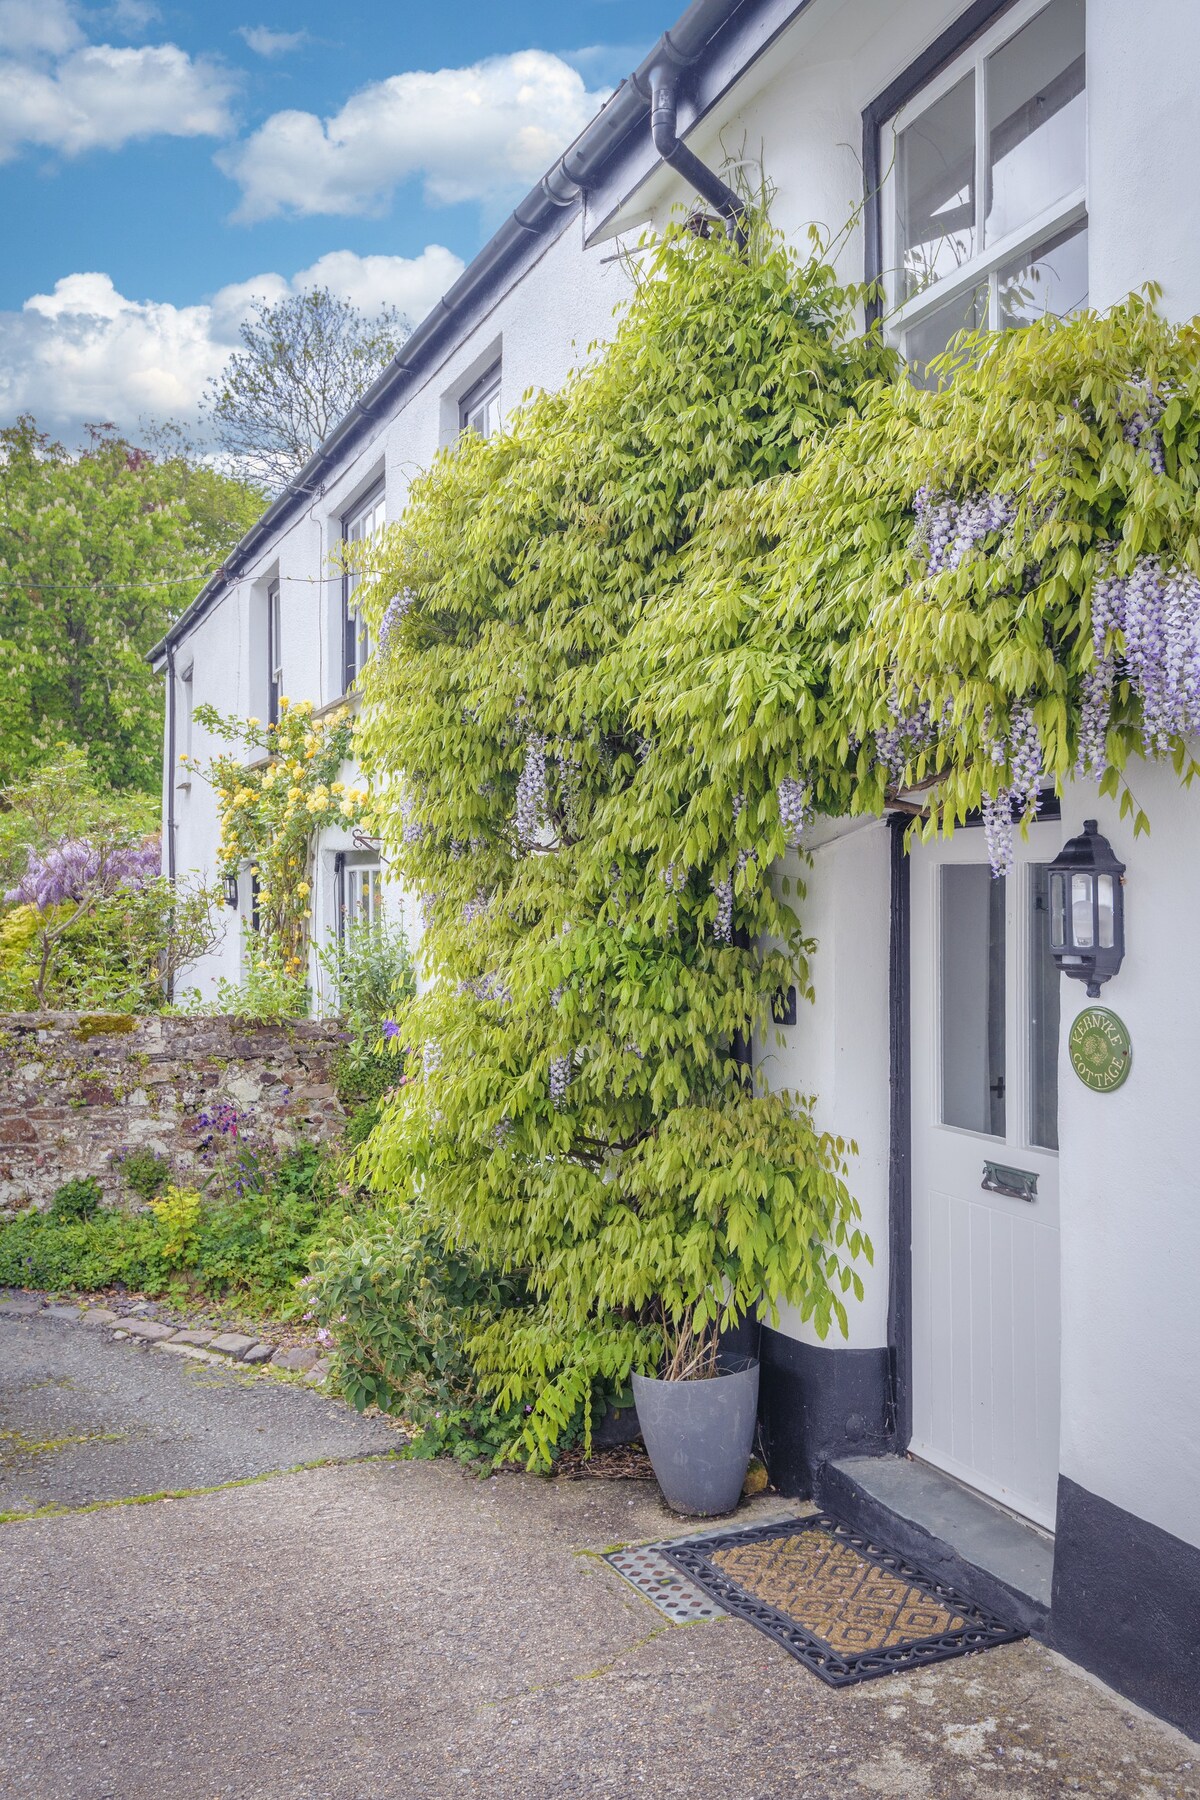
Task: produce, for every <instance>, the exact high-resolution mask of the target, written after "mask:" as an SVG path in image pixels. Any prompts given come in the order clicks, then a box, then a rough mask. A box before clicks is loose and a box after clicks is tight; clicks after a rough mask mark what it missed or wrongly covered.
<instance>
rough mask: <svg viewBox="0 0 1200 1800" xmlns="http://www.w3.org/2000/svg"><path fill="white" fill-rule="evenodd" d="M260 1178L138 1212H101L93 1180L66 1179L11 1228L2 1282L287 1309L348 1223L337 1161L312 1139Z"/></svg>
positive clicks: (177, 1193) (263, 1167)
mask: <svg viewBox="0 0 1200 1800" xmlns="http://www.w3.org/2000/svg"><path fill="white" fill-rule="evenodd" d="M257 1175H258V1179H257V1180H256V1181H243V1182H242V1183H241V1185H240V1187H239V1186H238V1185H237V1184H236V1183H234V1182H229V1183H228V1184H226V1183H224V1182H217V1183H215V1184H214V1185H213V1186H212V1187H211V1188H210V1189H209V1190H208V1191H207V1192H206V1193H205V1194H203V1195H201V1194H199V1193H197V1192H195V1191H194V1190H189V1189H179V1188H174V1187H173V1188H170V1189H168V1191H167V1192H166V1194H165V1195H163V1197H162V1198H161V1199H156V1200H154V1201H152V1202H151V1205H150V1209H149V1210H148V1211H147V1212H139V1213H132V1212H125V1211H123V1210H122V1209H120V1208H118V1207H102V1206H101V1205H100V1199H101V1193H100V1187H99V1183H98V1182H96V1181H94V1180H93V1179H91V1178H90V1177H88V1178H86V1179H84V1180H81V1181H73V1182H67V1183H65V1184H64V1186H63V1187H62V1188H60V1190H59V1193H58V1194H57V1195H56V1196H55V1200H54V1203H53V1205H52V1206H51V1208H50V1210H49V1211H48V1212H45V1213H39V1212H37V1211H35V1210H33V1209H32V1208H31V1209H29V1210H27V1211H25V1212H22V1213H20V1214H18V1216H17V1217H16V1218H15V1219H14V1220H12V1221H11V1223H9V1224H6V1225H0V1284H6V1283H9V1284H12V1285H13V1286H17V1287H32V1288H42V1289H45V1290H48V1291H49V1292H51V1293H55V1292H65V1291H69V1290H71V1289H79V1290H83V1291H95V1290H96V1289H101V1288H106V1287H111V1286H115V1285H118V1284H119V1285H121V1286H124V1287H127V1288H132V1289H137V1290H138V1291H140V1292H141V1293H146V1294H163V1293H167V1292H170V1294H171V1296H172V1298H173V1299H174V1300H176V1301H178V1303H179V1304H186V1302H187V1299H188V1297H189V1295H191V1296H199V1297H208V1298H212V1299H222V1298H231V1297H232V1298H236V1299H238V1300H240V1301H242V1302H244V1303H245V1304H246V1305H247V1306H248V1307H249V1308H250V1309H251V1310H255V1309H259V1310H274V1311H279V1310H288V1309H289V1308H291V1307H293V1306H294V1303H295V1284H296V1281H297V1279H298V1277H299V1276H300V1275H302V1274H303V1273H304V1271H305V1270H306V1268H307V1267H308V1262H309V1258H310V1256H311V1255H312V1254H313V1252H314V1250H315V1249H316V1247H317V1246H318V1244H320V1243H321V1242H323V1240H324V1238H325V1236H326V1234H327V1233H328V1232H330V1231H332V1230H334V1229H336V1228H338V1227H339V1226H340V1225H341V1222H342V1219H343V1215H344V1203H343V1200H342V1196H341V1192H340V1189H339V1186H338V1172H337V1159H336V1157H335V1156H334V1155H333V1153H332V1152H330V1151H326V1150H324V1149H321V1148H318V1147H316V1146H314V1145H311V1144H304V1145H301V1146H300V1147H298V1148H297V1149H296V1150H294V1151H291V1152H289V1153H288V1154H287V1155H285V1156H283V1157H281V1158H279V1159H278V1160H277V1161H275V1162H272V1163H270V1164H269V1165H268V1164H267V1163H266V1162H265V1161H262V1162H260V1163H259V1164H258V1165H257ZM64 1197H65V1198H64Z"/></svg>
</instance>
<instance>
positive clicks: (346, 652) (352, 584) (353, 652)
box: [341, 476, 387, 693]
mask: <svg viewBox="0 0 1200 1800" xmlns="http://www.w3.org/2000/svg"><path fill="white" fill-rule="evenodd" d="M386 522H387V515H386V487H385V483H384V480H383V478H382V476H381V477H380V479H379V480H378V481H377V482H375V483H374V484H373V486H372V487H371V488H370V489H369V490H368V491H367V493H365V494H364V495H363V496H362V498H361V499H359V500H356V501H355V503H354V505H353V506H351V507H350V508H348V510H347V511H346V512H344V513H343V514H342V520H341V525H342V545H343V548H345V547H346V546H348V545H350V544H361V543H367V542H369V541H370V539H371V538H373V537H374V536H375V535H376V534H377V533H378V532H380V531H382V529H383V527H384V525H385V523H386ZM361 580H362V571H361V570H359V569H349V568H347V569H343V571H342V692H343V693H349V691H350V689H351V688H352V687H353V685H354V683H355V682H356V681H357V680H358V677H359V676H360V675H361V674H362V672H363V670H364V668H365V667H366V663H367V658H368V657H369V656H370V654H371V634H370V632H369V631H368V630H367V624H366V620H365V619H364V618H363V617H362V616H361V614H360V613H359V610H358V608H357V607H356V606H355V604H354V594H355V590H356V588H357V587H358V584H359V582H360V581H361Z"/></svg>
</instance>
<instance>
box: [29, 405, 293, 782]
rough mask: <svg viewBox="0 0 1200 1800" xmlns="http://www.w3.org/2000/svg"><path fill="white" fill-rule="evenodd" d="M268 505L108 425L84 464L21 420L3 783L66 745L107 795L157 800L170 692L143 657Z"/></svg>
mask: <svg viewBox="0 0 1200 1800" xmlns="http://www.w3.org/2000/svg"><path fill="white" fill-rule="evenodd" d="M261 506H262V494H261V492H259V491H257V490H254V489H252V488H249V487H247V486H246V485H245V484H244V483H241V482H238V481H235V480H232V479H231V478H230V477H229V476H227V475H222V474H219V473H217V472H216V471H215V470H212V469H206V468H203V467H201V466H197V465H194V464H192V463H190V462H188V461H187V460H186V458H185V457H184V456H183V455H182V454H176V455H168V456H165V457H155V456H153V455H151V454H150V453H149V452H148V451H146V450H145V449H143V448H141V447H139V446H137V445H135V444H132V443H130V442H129V441H128V440H127V439H126V438H123V437H120V436H118V435H117V433H116V432H115V431H114V429H113V428H112V427H111V426H99V427H94V428H92V431H91V441H90V443H89V445H88V447H87V448H86V449H85V450H84V451H83V452H82V453H81V454H78V455H75V454H72V453H70V452H69V451H68V450H67V449H66V448H65V447H64V446H63V445H62V444H59V443H54V442H52V441H51V440H50V439H49V438H48V437H47V436H46V435H45V434H44V433H43V432H40V431H39V430H38V428H37V425H36V423H35V421H34V420H33V419H32V418H29V417H27V416H26V417H22V418H20V419H19V420H18V421H17V423H16V424H15V425H12V426H10V427H8V428H7V429H5V430H3V431H0V784H5V785H7V784H10V783H12V782H13V781H15V780H16V779H17V778H18V777H20V776H21V775H23V774H24V773H26V772H27V771H28V770H29V769H31V768H33V767H34V766H35V765H36V764H37V763H38V762H39V761H40V760H41V759H42V758H43V757H44V756H45V755H46V754H47V753H48V752H49V751H50V750H51V748H52V747H53V746H54V745H56V744H59V743H61V742H63V741H66V742H68V743H72V744H75V745H78V746H79V747H80V748H82V749H84V750H86V751H87V752H88V757H89V762H90V766H91V768H92V770H93V773H94V774H95V775H96V777H97V778H98V779H99V780H100V781H101V782H102V784H103V785H105V786H107V787H110V788H113V789H122V790H123V789H140V790H142V791H143V792H145V793H154V792H156V791H157V789H158V786H159V782H160V780H161V774H160V769H161V750H162V686H161V683H160V682H159V680H158V679H157V677H156V676H155V675H154V674H153V673H152V672H151V670H150V669H149V667H148V666H147V663H146V652H147V651H148V650H149V649H150V647H151V645H152V644H154V643H155V642H156V641H157V639H158V638H160V637H161V636H162V634H163V632H164V631H165V630H166V628H167V626H168V625H169V623H170V621H171V619H172V618H173V617H175V616H176V615H177V614H178V613H179V612H180V611H181V609H182V608H183V607H184V606H185V605H186V604H187V602H188V601H189V600H191V599H192V597H193V595H194V594H195V592H196V589H197V588H198V587H199V585H200V584H201V582H202V581H203V580H204V578H205V577H206V576H207V575H209V574H210V573H212V571H213V569H214V568H216V567H218V566H219V565H220V561H221V558H222V556H223V555H224V554H225V552H226V551H227V550H228V549H229V548H230V547H231V545H232V544H233V543H234V542H235V541H236V539H237V538H238V537H240V535H241V534H242V532H243V531H245V530H246V529H248V527H249V526H250V524H251V523H252V522H253V520H254V518H255V517H256V516H257V514H258V512H259V511H260V510H261Z"/></svg>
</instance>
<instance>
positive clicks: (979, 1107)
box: [941, 863, 1005, 1137]
mask: <svg viewBox="0 0 1200 1800" xmlns="http://www.w3.org/2000/svg"><path fill="white" fill-rule="evenodd" d="M1004 905H1005V880H1004V877H1003V876H1000V877H998V878H993V876H992V872H991V870H990V869H989V868H988V867H987V865H986V864H984V863H971V864H968V865H966V866H962V867H958V866H953V865H952V866H950V867H947V868H944V869H943V870H942V917H941V934H942V956H941V962H942V969H941V976H942V993H941V1010H942V1122H943V1124H945V1125H958V1126H961V1127H962V1128H963V1129H964V1130H966V1131H982V1132H986V1133H988V1134H989V1135H990V1136H992V1137H1003V1136H1004V1118H1005V1112H1004V1090H1005V1022H1004V955H1005V928H1004Z"/></svg>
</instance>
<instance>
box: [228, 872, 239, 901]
mask: <svg viewBox="0 0 1200 1800" xmlns="http://www.w3.org/2000/svg"><path fill="white" fill-rule="evenodd" d="M237 903H238V878H237V872H236V871H235V870H230V871H229V872H228V873H227V874H226V876H225V904H226V906H236V905H237Z"/></svg>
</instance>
